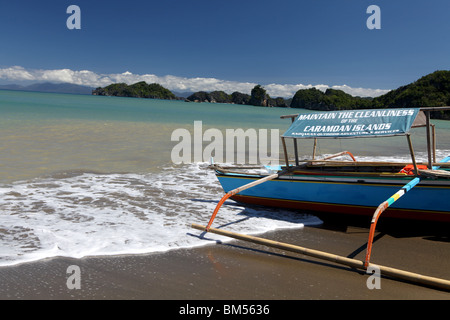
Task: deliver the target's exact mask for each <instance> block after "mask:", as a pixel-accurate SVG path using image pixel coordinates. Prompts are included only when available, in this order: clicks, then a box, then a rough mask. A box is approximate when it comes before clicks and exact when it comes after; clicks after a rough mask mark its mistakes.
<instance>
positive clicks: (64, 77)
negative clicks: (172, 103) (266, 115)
mask: <svg viewBox="0 0 450 320" xmlns="http://www.w3.org/2000/svg"><path fill="white" fill-rule="evenodd" d="M0 79H3V80H7V81H11V82H13V81H34V82H39V81H47V82H67V83H72V84H78V85H84V86H89V87H104V86H107V85H109V84H111V83H118V82H125V83H127V84H133V83H136V82H139V81H145V82H147V83H155V82H156V83H159V84H161V85H162V86H164V87H166V88H167V89H169V90H172V91H191V92H196V91H215V90H222V91H225V92H227V93H232V92H234V91H239V92H242V93H247V94H249V93H250V92H251V89H252V88H253V87H254V86H255V85H257V83H251V82H237V81H228V80H220V79H216V78H185V77H177V76H172V75H166V76H157V75H154V74H143V75H140V74H133V73H131V72H129V71H126V72H123V73H113V74H97V73H95V72H92V71H89V70H81V71H74V70H71V69H55V70H39V69H28V70H27V69H25V68H23V67H20V66H13V67H9V68H4V69H0ZM262 85H263V84H262ZM263 87H264V88H265V89H266V90H267V93H268V94H269V95H270V96H272V97H292V96H293V95H294V94H295V92H297V91H298V90H300V89H310V88H317V89H319V90H322V91H325V90H326V89H327V88H333V89H340V90H343V91H344V92H347V93H349V94H351V95H353V96H361V97H376V96H379V95H382V94H384V93H386V92H388V91H389V90H382V89H369V88H352V87H349V86H347V85H341V86H331V87H330V86H328V85H325V84H317V85H312V84H308V85H304V84H276V83H272V84H267V85H263Z"/></svg>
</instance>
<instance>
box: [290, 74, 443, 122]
mask: <svg viewBox="0 0 450 320" xmlns="http://www.w3.org/2000/svg"><path fill="white" fill-rule="evenodd" d="M441 106H450V71H436V72H433V73H431V74H429V75H426V76H424V77H422V78H420V79H419V80H417V81H415V82H413V83H411V84H408V85H406V86H402V87H400V88H398V89H396V90H392V91H389V92H388V93H386V94H384V95H382V96H379V97H376V98H361V97H353V96H351V95H349V94H347V93H345V92H343V91H341V90H334V89H327V90H326V91H325V92H322V91H320V90H317V89H315V88H312V89H306V90H299V91H297V92H296V93H295V95H294V97H293V99H292V103H291V108H305V109H311V110H346V109H364V108H418V107H441ZM432 116H433V117H434V118H441V119H450V113H449V112H448V111H447V112H445V113H444V112H441V113H433V114H432Z"/></svg>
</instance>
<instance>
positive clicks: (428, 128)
mask: <svg viewBox="0 0 450 320" xmlns="http://www.w3.org/2000/svg"><path fill="white" fill-rule="evenodd" d="M425 116H426V123H427V126H426V128H427V153H428V169H430V170H431V169H433V165H432V162H433V161H432V159H431V158H432V155H431V131H430V111H425Z"/></svg>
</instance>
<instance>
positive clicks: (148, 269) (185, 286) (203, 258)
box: [0, 220, 450, 301]
mask: <svg viewBox="0 0 450 320" xmlns="http://www.w3.org/2000/svg"><path fill="white" fill-rule="evenodd" d="M366 225H367V224H366V222H365V221H363V223H362V224H361V221H356V222H355V221H351V222H350V223H349V222H345V223H342V224H341V223H336V221H332V222H329V221H327V220H325V223H324V224H323V225H321V226H320V227H304V228H302V229H297V230H281V231H275V232H270V233H266V234H264V235H263V237H265V238H269V239H275V240H277V241H281V242H286V243H292V244H297V245H300V246H303V247H307V248H312V249H317V250H321V251H327V252H330V253H333V254H337V255H342V256H347V257H351V258H354V259H358V260H363V259H364V256H365V243H366V241H367V236H368V229H367V228H366V227H364V226H366ZM447 230H448V225H447V226H445V225H444V226H443V225H439V224H438V225H431V226H428V225H423V224H413V225H410V224H405V223H398V224H397V223H395V224H389V223H388V224H386V225H383V224H381V225H380V228H379V231H378V232H377V235H376V237H375V238H376V241H375V243H374V248H373V252H372V262H373V263H377V264H380V265H384V266H389V267H394V268H399V269H403V270H407V271H411V272H417V273H420V274H424V275H429V276H434V277H440V278H444V279H450V238H449V232H448V231H447ZM192 234H193V235H198V234H199V232H198V231H197V230H194V229H192ZM206 237H207V235H206ZM71 265H76V266H78V267H79V268H80V289H68V287H67V279H68V278H69V277H70V275H71V274H69V273H67V268H68V267H69V266H71ZM367 279H368V275H367V274H365V273H364V272H363V271H360V270H354V269H351V268H349V267H346V266H342V265H338V264H334V263H330V262H326V261H322V260H318V259H314V258H311V257H307V256H304V255H300V254H294V253H289V252H283V251H281V250H276V249H271V248H268V247H263V246H259V245H254V244H250V243H247V242H242V241H237V240H236V241H235V240H233V241H231V242H227V243H217V244H210V245H206V246H203V247H198V248H193V249H177V250H173V251H169V252H165V253H153V254H146V255H130V256H114V257H90V258H83V259H71V258H53V259H46V260H41V261H38V262H33V263H25V264H21V265H16V266H10V267H0V283H1V288H0V298H1V299H42V300H47V299H57V300H61V299H63V300H66V299H82V300H91V299H152V300H177V301H184V300H311V299H312V300H349V299H351V300H372V299H375V300H415V299H420V300H424V299H425V300H429V299H430V300H441V299H445V300H450V292H445V291H442V290H436V289H433V288H428V287H424V286H420V285H415V284H412V283H407V282H403V281H399V280H393V279H389V278H385V277H382V278H381V280H380V285H381V288H380V289H372V290H370V289H368V288H367V285H366V281H367Z"/></svg>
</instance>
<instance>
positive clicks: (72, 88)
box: [0, 82, 94, 94]
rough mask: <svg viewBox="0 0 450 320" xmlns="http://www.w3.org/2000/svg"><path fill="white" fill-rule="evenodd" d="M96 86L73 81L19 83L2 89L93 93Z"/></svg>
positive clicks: (1, 86) (4, 86)
mask: <svg viewBox="0 0 450 320" xmlns="http://www.w3.org/2000/svg"><path fill="white" fill-rule="evenodd" d="M93 89H94V88H91V87H87V86H80V85H77V84H71V83H51V82H44V83H34V84H30V85H28V86H21V85H17V84H7V85H0V90H19V91H38V92H52V93H72V94H92V90H93Z"/></svg>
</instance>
